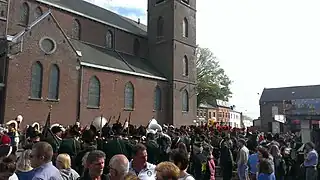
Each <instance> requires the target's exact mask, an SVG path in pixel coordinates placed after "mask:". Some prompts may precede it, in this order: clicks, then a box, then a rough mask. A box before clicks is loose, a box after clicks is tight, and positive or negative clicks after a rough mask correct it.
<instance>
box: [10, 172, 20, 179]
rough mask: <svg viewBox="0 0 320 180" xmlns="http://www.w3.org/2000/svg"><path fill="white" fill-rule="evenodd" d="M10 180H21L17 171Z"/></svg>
mask: <svg viewBox="0 0 320 180" xmlns="http://www.w3.org/2000/svg"><path fill="white" fill-rule="evenodd" d="M8 180H19V178H18V176H17V175H16V173H13V175H12V176H10V177H9V179H8Z"/></svg>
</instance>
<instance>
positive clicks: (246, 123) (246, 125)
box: [242, 119, 253, 128]
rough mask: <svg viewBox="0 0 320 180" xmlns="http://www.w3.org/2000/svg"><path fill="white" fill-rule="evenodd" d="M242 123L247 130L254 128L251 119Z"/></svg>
mask: <svg viewBox="0 0 320 180" xmlns="http://www.w3.org/2000/svg"><path fill="white" fill-rule="evenodd" d="M242 121H243V125H244V127H245V128H248V127H251V126H253V121H252V120H251V119H243V120H242Z"/></svg>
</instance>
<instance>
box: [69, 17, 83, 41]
mask: <svg viewBox="0 0 320 180" xmlns="http://www.w3.org/2000/svg"><path fill="white" fill-rule="evenodd" d="M80 35H81V25H80V22H79V20H77V19H74V20H73V23H72V34H71V37H72V38H74V39H80Z"/></svg>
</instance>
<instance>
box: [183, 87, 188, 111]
mask: <svg viewBox="0 0 320 180" xmlns="http://www.w3.org/2000/svg"><path fill="white" fill-rule="evenodd" d="M182 111H183V112H188V111H189V94H188V91H187V90H184V91H183V92H182Z"/></svg>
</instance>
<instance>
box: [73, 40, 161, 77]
mask: <svg viewBox="0 0 320 180" xmlns="http://www.w3.org/2000/svg"><path fill="white" fill-rule="evenodd" d="M71 43H72V44H73V45H74V47H75V48H76V49H77V50H78V51H81V54H82V57H80V60H81V62H85V63H90V64H93V65H98V66H103V67H110V68H114V69H118V70H123V71H127V72H133V73H139V74H144V75H148V76H155V77H160V78H163V79H165V78H164V76H163V75H162V74H161V73H159V72H158V71H157V70H156V69H155V68H154V67H153V66H152V65H151V64H150V63H149V62H148V61H147V60H145V59H142V58H139V57H136V56H132V55H128V54H124V53H119V52H117V51H115V50H111V49H106V48H103V47H98V46H95V45H91V44H87V43H84V42H80V41H77V40H74V39H71Z"/></svg>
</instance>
